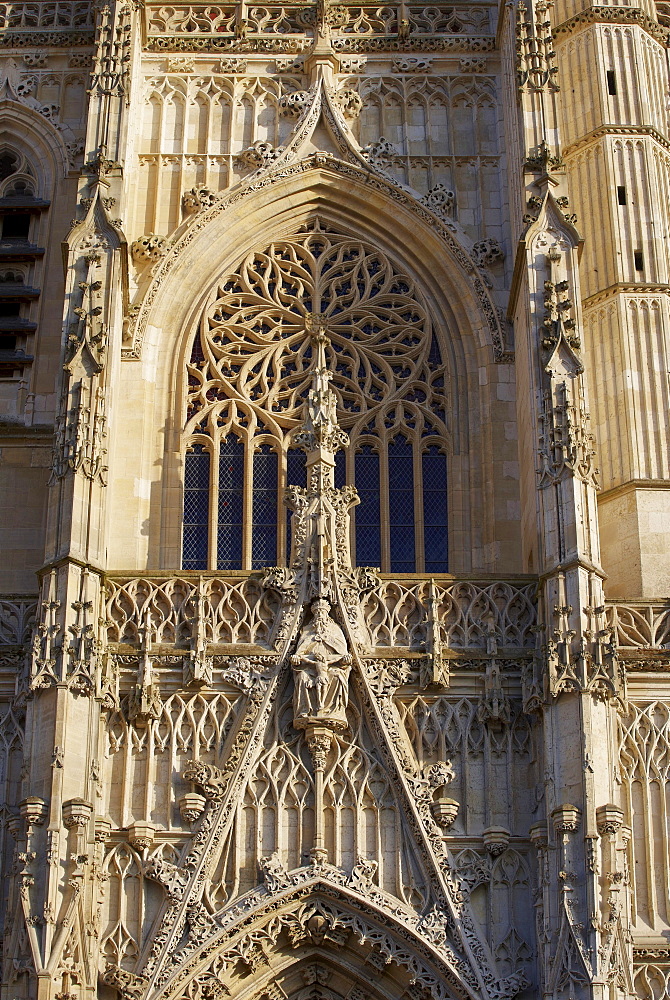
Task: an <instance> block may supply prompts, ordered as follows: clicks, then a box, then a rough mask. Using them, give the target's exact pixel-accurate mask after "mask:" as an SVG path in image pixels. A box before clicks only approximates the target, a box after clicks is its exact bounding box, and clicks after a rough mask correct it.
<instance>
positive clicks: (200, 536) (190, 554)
mask: <svg viewBox="0 0 670 1000" xmlns="http://www.w3.org/2000/svg"><path fill="white" fill-rule="evenodd" d="M208 543H209V452H207V451H205V449H204V447H203V446H202V445H201V444H195V445H193V447H192V448H191V450H190V451H188V452H187V453H186V455H185V456H184V534H183V544H182V567H183V568H184V569H207V549H208Z"/></svg>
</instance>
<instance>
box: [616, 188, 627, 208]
mask: <svg viewBox="0 0 670 1000" xmlns="http://www.w3.org/2000/svg"><path fill="white" fill-rule="evenodd" d="M616 196H617V200H618V202H619V204H620V205H625V204H626V189H625V187H623V185H620V186H619V187H618V188H617V189H616Z"/></svg>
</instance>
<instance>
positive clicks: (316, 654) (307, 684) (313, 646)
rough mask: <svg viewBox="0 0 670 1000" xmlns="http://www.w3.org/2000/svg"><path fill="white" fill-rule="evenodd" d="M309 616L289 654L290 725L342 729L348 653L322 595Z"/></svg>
mask: <svg viewBox="0 0 670 1000" xmlns="http://www.w3.org/2000/svg"><path fill="white" fill-rule="evenodd" d="M311 609H312V619H311V621H310V622H309V623H308V624H307V625H305V626H304V628H303V630H302V633H301V635H300V639H299V640H298V646H297V648H296V651H295V653H294V655H293V656H292V657H291V664H292V666H293V682H294V685H295V687H294V691H293V725H294V726H295V728H296V729H305V728H307V727H308V726H311V725H322V726H329V727H332V728H333V729H343V728H344V727H345V726H346V724H347V717H346V708H347V704H348V702H349V671H350V670H351V654H350V653H349V652H348V649H347V640H346V639H345V636H344V632H343V631H342V629H341V628H340V626H339V625H338V624H337V623H336V622H334V621H333V619H332V618H331V617H330V604H329V603H328V601H326V600H324V599H323V598H319V599H318V600H316V601H313V603H312V608H311Z"/></svg>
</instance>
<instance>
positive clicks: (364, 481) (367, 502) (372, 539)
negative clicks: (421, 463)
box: [355, 445, 381, 566]
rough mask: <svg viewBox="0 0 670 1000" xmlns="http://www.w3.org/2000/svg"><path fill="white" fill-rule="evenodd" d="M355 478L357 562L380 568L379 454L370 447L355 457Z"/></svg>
mask: <svg viewBox="0 0 670 1000" xmlns="http://www.w3.org/2000/svg"><path fill="white" fill-rule="evenodd" d="M355 475H356V488H357V490H358V495H359V497H360V501H361V502H360V503H359V504H358V506H357V507H356V508H355V510H356V562H357V564H358V565H359V566H379V565H380V564H381V517H380V512H379V455H378V454H377V453H376V452H375V451H373V450H372V448H371V447H370V446H369V445H366V446H365V447H364V448H362V449H361V450H360V451H359V452H358V453H357V454H356V458H355Z"/></svg>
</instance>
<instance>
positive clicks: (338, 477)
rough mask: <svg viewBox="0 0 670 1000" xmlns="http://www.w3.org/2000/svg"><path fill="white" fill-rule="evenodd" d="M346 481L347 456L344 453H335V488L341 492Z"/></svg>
mask: <svg viewBox="0 0 670 1000" xmlns="http://www.w3.org/2000/svg"><path fill="white" fill-rule="evenodd" d="M346 481H347V456H346V454H345V452H344V451H336V452H335V487H336V489H338V490H341V489H342V487H343V486H344V485H345V483H346Z"/></svg>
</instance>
